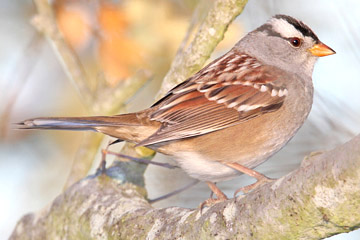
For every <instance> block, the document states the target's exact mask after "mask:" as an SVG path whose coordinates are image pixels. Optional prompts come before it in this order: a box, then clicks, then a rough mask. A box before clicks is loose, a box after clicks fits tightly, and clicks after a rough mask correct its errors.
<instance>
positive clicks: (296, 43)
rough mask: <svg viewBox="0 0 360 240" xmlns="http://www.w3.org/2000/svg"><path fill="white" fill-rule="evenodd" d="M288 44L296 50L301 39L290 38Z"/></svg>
mask: <svg viewBox="0 0 360 240" xmlns="http://www.w3.org/2000/svg"><path fill="white" fill-rule="evenodd" d="M289 42H290V44H291V46H293V47H296V48H298V47H300V45H301V39H300V38H297V37H293V38H290V39H289Z"/></svg>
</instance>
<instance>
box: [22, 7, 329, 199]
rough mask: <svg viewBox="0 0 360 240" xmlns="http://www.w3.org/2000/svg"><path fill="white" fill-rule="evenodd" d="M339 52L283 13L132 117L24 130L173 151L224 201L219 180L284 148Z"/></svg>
mask: <svg viewBox="0 0 360 240" xmlns="http://www.w3.org/2000/svg"><path fill="white" fill-rule="evenodd" d="M332 54H335V51H334V50H333V49H331V48H330V47H329V46H327V45H325V44H324V43H323V42H321V41H320V40H319V38H318V37H317V35H316V34H315V33H314V32H313V31H312V30H311V29H310V27H308V26H307V25H306V24H305V23H303V22H302V21H300V20H297V19H295V18H293V17H291V16H287V15H282V14H278V15H275V16H273V17H272V18H270V19H269V20H268V21H267V22H265V23H264V24H263V25H261V26H260V27H258V28H256V29H255V30H253V31H251V32H249V33H248V34H246V35H245V36H244V37H243V38H242V39H240V40H239V41H238V42H237V43H236V44H235V45H234V46H233V48H231V49H230V50H229V51H228V52H227V53H225V54H224V55H223V56H221V57H219V58H217V59H215V60H213V61H212V62H210V63H209V64H208V65H206V66H205V67H204V68H202V69H201V70H200V71H198V72H197V73H195V74H194V75H193V76H191V77H189V78H188V79H187V80H185V81H183V82H182V83H180V84H178V85H176V86H175V87H173V88H172V89H171V90H170V91H169V92H168V93H167V94H166V95H165V96H164V97H163V98H161V99H160V100H158V101H157V102H155V103H154V104H153V105H152V106H151V107H149V108H147V109H144V110H141V111H138V112H134V113H127V114H120V115H114V116H90V117H41V118H33V119H28V120H25V121H22V122H20V123H19V124H20V128H24V129H59V130H90V131H96V132H101V133H103V134H106V135H109V136H111V137H114V138H116V139H119V140H121V141H128V142H133V143H136V146H146V147H149V148H151V149H153V150H155V151H157V152H160V153H163V154H165V155H170V156H172V157H173V159H174V160H175V161H176V162H177V164H178V165H179V166H180V167H181V168H182V169H183V170H184V171H185V172H186V173H187V174H188V175H189V176H190V177H192V178H195V179H198V180H201V181H204V182H206V183H207V185H208V186H209V188H210V189H211V191H212V192H213V193H215V195H216V198H210V199H208V200H206V201H205V203H206V204H212V203H216V202H221V201H225V200H227V199H228V198H227V196H226V195H225V194H224V193H223V192H222V191H221V190H220V189H219V188H218V187H217V186H216V183H217V182H220V181H225V180H229V179H232V178H234V177H236V176H238V175H240V174H247V175H249V176H251V177H254V178H255V179H256V182H255V183H253V184H251V185H248V186H245V187H241V188H239V189H238V190H237V191H236V193H237V192H238V191H243V192H244V193H246V192H249V191H251V190H253V189H255V188H257V187H258V186H260V185H263V184H264V183H266V182H270V181H272V179H270V178H268V177H266V176H265V175H263V174H262V173H260V172H257V171H255V170H253V168H255V167H256V166H258V165H260V164H261V163H263V162H264V161H266V160H267V159H269V158H270V157H271V156H272V155H274V154H275V153H276V152H278V151H279V150H280V149H281V148H283V147H284V146H285V145H286V143H287V142H288V141H289V140H290V139H291V138H292V137H293V136H294V135H295V133H296V132H297V131H298V130H299V128H300V127H301V126H302V125H303V123H304V121H305V120H306V118H307V116H308V115H309V112H310V110H311V107H312V103H313V91H314V90H313V82H312V73H313V69H314V65H315V62H316V61H317V59H318V58H319V57H323V56H328V55H332Z"/></svg>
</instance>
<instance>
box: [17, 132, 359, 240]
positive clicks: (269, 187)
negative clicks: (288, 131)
mask: <svg viewBox="0 0 360 240" xmlns="http://www.w3.org/2000/svg"><path fill="white" fill-rule="evenodd" d="M110 170H111V169H110ZM110 170H109V171H110ZM112 176H114V175H112ZM119 179H121V178H119V177H109V176H107V175H99V176H90V177H88V178H86V179H83V180H81V181H79V182H77V183H76V184H74V185H73V186H71V187H70V188H69V189H68V190H66V191H65V192H64V193H63V194H61V195H60V196H58V197H57V198H56V199H55V200H54V201H53V203H52V204H51V205H50V206H49V207H48V208H46V209H43V210H42V211H40V212H38V213H31V214H28V215H26V216H24V217H23V218H22V219H21V220H20V221H19V222H18V224H17V226H16V227H15V230H14V232H13V234H12V235H11V237H10V239H213V238H214V239H322V238H325V237H328V236H331V235H334V234H338V233H343V232H349V231H351V230H354V229H356V228H358V226H359V224H360V211H358V209H359V208H360V184H359V182H360V135H359V136H357V137H355V138H354V139H352V140H351V141H350V142H348V143H346V144H344V145H342V146H339V147H337V148H335V149H333V150H331V151H328V152H322V153H316V154H312V155H310V156H308V157H306V158H305V159H304V160H303V162H302V164H301V166H300V167H299V169H297V170H295V171H293V172H291V173H289V174H288V175H286V176H284V177H282V178H280V179H278V180H277V181H275V182H272V183H269V184H266V185H263V186H261V187H259V188H257V189H256V190H255V191H253V192H250V193H249V194H247V195H246V196H243V197H241V198H240V199H237V201H235V200H234V199H231V200H228V201H225V202H222V203H218V204H215V205H213V206H212V207H210V208H206V209H204V210H203V212H202V214H200V212H199V209H186V208H179V207H169V208H163V209H154V208H153V207H151V205H150V204H149V203H148V202H147V200H146V198H145V196H146V192H145V190H144V188H143V187H140V186H136V185H135V184H132V183H130V182H126V180H124V179H123V180H119ZM134 182H135V181H134Z"/></svg>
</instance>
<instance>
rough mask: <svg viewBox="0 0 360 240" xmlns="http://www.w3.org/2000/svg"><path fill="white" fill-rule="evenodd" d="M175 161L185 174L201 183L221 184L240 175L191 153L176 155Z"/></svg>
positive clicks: (235, 171)
mask: <svg viewBox="0 0 360 240" xmlns="http://www.w3.org/2000/svg"><path fill="white" fill-rule="evenodd" d="M175 160H176V162H177V163H178V164H179V165H180V167H181V168H182V169H183V170H184V171H185V172H186V173H187V174H189V175H190V176H191V177H193V178H196V179H199V180H201V181H211V182H221V181H225V180H230V179H232V178H234V177H236V176H238V175H240V174H241V173H240V172H239V171H237V170H235V169H233V168H231V167H228V166H226V165H224V164H222V163H219V162H215V161H209V160H207V159H205V158H204V157H203V156H201V155H200V154H196V153H193V152H191V153H190V152H182V153H178V154H177V155H176V157H175Z"/></svg>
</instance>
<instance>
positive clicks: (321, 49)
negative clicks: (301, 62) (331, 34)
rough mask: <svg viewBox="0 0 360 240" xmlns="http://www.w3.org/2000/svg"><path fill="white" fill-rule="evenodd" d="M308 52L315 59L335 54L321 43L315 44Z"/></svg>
mask: <svg viewBox="0 0 360 240" xmlns="http://www.w3.org/2000/svg"><path fill="white" fill-rule="evenodd" d="M309 52H310V53H311V54H312V55H314V56H317V57H324V56H328V55H332V54H335V53H336V52H335V51H334V50H332V49H331V48H330V47H328V46H326V45H325V44H323V43H322V42H320V43H317V44H315V45H314V46H313V47H312V48H309Z"/></svg>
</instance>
